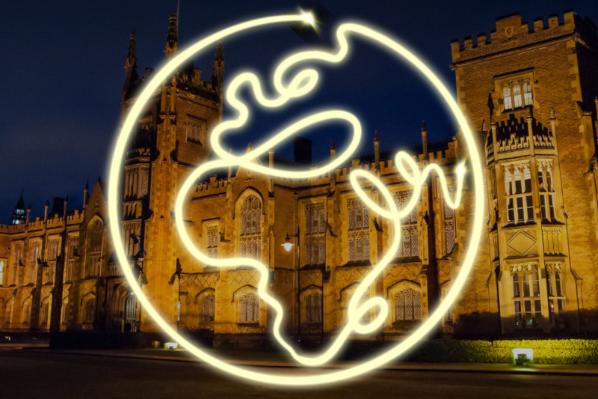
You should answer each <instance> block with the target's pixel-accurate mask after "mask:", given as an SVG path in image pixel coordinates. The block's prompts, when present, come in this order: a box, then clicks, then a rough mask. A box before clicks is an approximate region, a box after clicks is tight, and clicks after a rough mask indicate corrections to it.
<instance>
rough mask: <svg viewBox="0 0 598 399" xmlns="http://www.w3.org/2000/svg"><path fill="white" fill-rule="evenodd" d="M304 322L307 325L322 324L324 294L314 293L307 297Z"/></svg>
mask: <svg viewBox="0 0 598 399" xmlns="http://www.w3.org/2000/svg"><path fill="white" fill-rule="evenodd" d="M304 301H305V308H304V313H303V314H304V316H303V318H304V320H305V322H306V323H320V322H322V294H321V293H320V292H312V293H310V294H308V295H307V296H305V300H304Z"/></svg>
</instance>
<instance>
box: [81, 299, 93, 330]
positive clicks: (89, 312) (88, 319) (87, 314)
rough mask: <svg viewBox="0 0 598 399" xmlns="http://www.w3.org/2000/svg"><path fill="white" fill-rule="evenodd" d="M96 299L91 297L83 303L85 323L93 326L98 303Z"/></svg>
mask: <svg viewBox="0 0 598 399" xmlns="http://www.w3.org/2000/svg"><path fill="white" fill-rule="evenodd" d="M95 302H96V301H95V298H94V297H91V298H88V299H86V300H85V301H84V302H83V323H85V324H93V322H94V320H95V311H96V303H95Z"/></svg>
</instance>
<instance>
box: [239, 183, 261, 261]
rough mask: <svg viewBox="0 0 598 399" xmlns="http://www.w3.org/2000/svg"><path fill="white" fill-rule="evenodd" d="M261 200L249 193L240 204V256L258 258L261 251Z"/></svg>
mask: <svg viewBox="0 0 598 399" xmlns="http://www.w3.org/2000/svg"><path fill="white" fill-rule="evenodd" d="M261 247H262V201H261V200H260V199H259V198H258V197H257V196H256V195H253V194H252V195H249V196H247V197H245V199H244V200H243V204H242V206H241V237H240V248H241V256H247V257H250V258H255V259H258V258H259V257H260V255H261V252H262V248H261Z"/></svg>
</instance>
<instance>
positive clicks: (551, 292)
mask: <svg viewBox="0 0 598 399" xmlns="http://www.w3.org/2000/svg"><path fill="white" fill-rule="evenodd" d="M546 288H547V292H548V311H549V312H550V318H551V319H553V318H554V317H555V316H556V315H557V314H559V313H561V312H563V311H564V310H565V292H564V291H563V275H562V273H561V265H560V264H558V263H555V264H548V265H546Z"/></svg>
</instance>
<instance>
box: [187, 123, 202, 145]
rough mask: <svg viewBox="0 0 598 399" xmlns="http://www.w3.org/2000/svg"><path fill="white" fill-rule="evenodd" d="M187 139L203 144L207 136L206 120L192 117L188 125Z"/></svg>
mask: <svg viewBox="0 0 598 399" xmlns="http://www.w3.org/2000/svg"><path fill="white" fill-rule="evenodd" d="M186 133H187V141H189V142H191V143H198V144H203V143H204V142H205V138H206V122H205V121H203V120H199V119H191V120H189V121H188V122H187V126H186Z"/></svg>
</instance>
